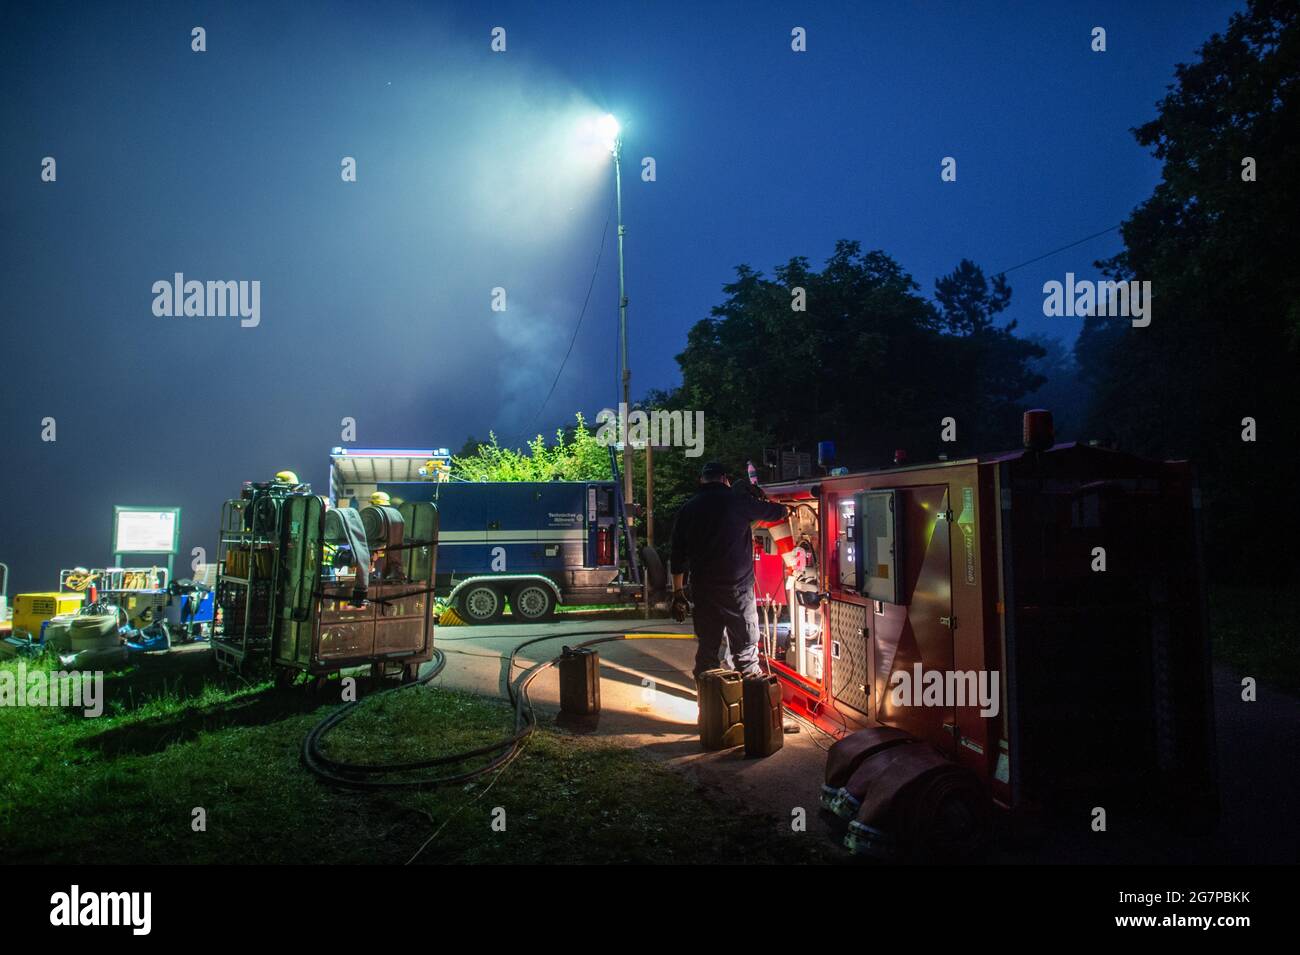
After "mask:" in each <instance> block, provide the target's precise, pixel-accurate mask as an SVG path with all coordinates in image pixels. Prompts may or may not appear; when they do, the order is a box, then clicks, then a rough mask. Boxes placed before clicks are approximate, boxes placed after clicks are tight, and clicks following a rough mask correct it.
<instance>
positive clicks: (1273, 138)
mask: <svg viewBox="0 0 1300 955" xmlns="http://www.w3.org/2000/svg"><path fill="white" fill-rule="evenodd" d="M1298 17H1300V13H1298V11H1297V6H1296V4H1295V3H1293V2H1281V0H1251V2H1249V3H1248V5H1247V8H1246V11H1245V12H1244V13H1239V14H1234V15H1233V16H1232V17H1231V19H1230V20H1229V23H1228V28H1227V30H1226V31H1225V32H1224V33H1223V34H1215V35H1213V36H1211V37H1210V39H1209V40H1208V41H1206V43H1205V44H1204V45H1203V46H1202V47H1201V48H1200V50H1199V58H1198V60H1197V61H1196V62H1194V63H1191V64H1180V65H1179V66H1178V67H1177V69H1176V71H1175V80H1176V82H1175V83H1174V84H1173V85H1172V86H1171V87H1170V88H1169V92H1168V93H1167V95H1166V96H1165V97H1164V98H1163V99H1161V100H1160V102H1159V103H1158V104H1157V110H1158V113H1157V116H1156V118H1155V119H1153V120H1151V121H1150V122H1148V123H1146V124H1144V125H1142V126H1140V127H1138V128H1137V129H1135V130H1134V135H1135V137H1136V139H1137V141H1138V142H1139V143H1140V144H1141V145H1143V146H1145V147H1148V148H1150V149H1151V150H1152V151H1153V153H1154V154H1155V156H1156V157H1157V158H1159V159H1160V160H1161V161H1162V162H1163V164H1164V165H1163V170H1162V178H1161V182H1160V183H1159V185H1158V186H1157V187H1156V189H1155V191H1154V193H1153V194H1152V195H1151V197H1150V198H1148V199H1147V200H1146V201H1145V202H1143V203H1142V204H1140V205H1139V206H1138V207H1137V208H1136V209H1134V210H1133V212H1132V213H1131V214H1130V215H1129V217H1128V219H1127V220H1126V221H1125V222H1124V224H1123V226H1122V235H1123V239H1124V249H1123V251H1122V252H1121V253H1120V254H1119V255H1117V256H1115V257H1114V258H1112V259H1109V260H1107V261H1105V262H1101V263H1098V265H1099V266H1100V267H1102V268H1103V270H1104V271H1105V272H1106V273H1107V274H1108V275H1110V276H1111V277H1113V278H1116V279H1121V280H1129V279H1132V280H1136V281H1149V282H1150V283H1151V286H1150V288H1151V293H1152V302H1153V306H1154V307H1153V311H1152V318H1151V323H1150V325H1149V326H1147V327H1145V328H1134V327H1132V326H1131V325H1130V324H1129V323H1128V322H1127V321H1126V320H1123V319H1114V318H1100V317H1093V318H1089V319H1087V320H1086V322H1085V325H1084V329H1083V332H1082V334H1081V335H1080V337H1079V342H1078V344H1077V345H1076V348H1075V354H1076V357H1077V358H1078V361H1079V365H1080V368H1081V373H1082V375H1083V377H1084V379H1085V380H1086V381H1087V382H1088V383H1089V384H1090V385H1091V387H1092V388H1093V390H1094V395H1095V397H1094V400H1093V403H1092V407H1091V411H1090V428H1089V429H1090V430H1092V431H1096V432H1099V433H1109V434H1111V435H1113V436H1114V437H1115V438H1116V439H1117V440H1118V441H1119V442H1120V444H1121V445H1122V446H1124V447H1125V448H1127V449H1132V450H1136V451H1140V452H1144V453H1148V454H1159V455H1176V456H1187V457H1190V458H1191V459H1192V460H1193V462H1194V463H1195V464H1196V465H1197V466H1198V468H1199V470H1200V474H1201V481H1202V487H1203V490H1204V492H1205V501H1206V506H1207V508H1209V510H1210V516H1211V521H1210V527H1209V530H1210V533H1211V535H1212V539H1211V543H1210V547H1211V549H1212V550H1214V551H1218V552H1224V551H1225V550H1229V549H1238V548H1244V547H1251V548H1252V551H1253V552H1255V553H1258V554H1259V556H1260V561H1259V563H1260V564H1275V565H1276V564H1278V562H1279V561H1280V562H1282V563H1284V564H1290V565H1291V566H1295V563H1296V558H1295V556H1294V551H1293V549H1291V548H1289V547H1286V546H1283V545H1282V544H1281V543H1280V540H1281V535H1279V542H1278V543H1277V544H1276V545H1275V546H1276V551H1275V552H1274V553H1272V554H1271V555H1267V556H1266V555H1265V554H1264V552H1262V551H1260V550H1259V548H1260V547H1263V546H1265V545H1268V544H1269V542H1268V541H1267V540H1263V539H1261V537H1267V536H1268V535H1260V533H1259V530H1260V528H1263V527H1267V526H1270V525H1271V524H1272V522H1273V516H1272V515H1274V514H1275V511H1276V505H1277V502H1278V501H1280V500H1284V499H1289V497H1290V489H1289V487H1288V486H1287V485H1288V483H1289V482H1290V480H1291V474H1290V473H1289V469H1286V468H1282V467H1279V466H1278V465H1279V462H1280V461H1281V460H1284V459H1290V457H1291V456H1293V455H1294V451H1293V448H1294V442H1295V438H1296V433H1297V424H1298V423H1300V422H1298V420H1297V418H1298V415H1297V408H1296V402H1295V401H1294V399H1293V398H1292V397H1291V394H1290V392H1291V390H1292V389H1293V387H1294V384H1293V383H1294V381H1295V376H1296V372H1297V346H1298V345H1300V270H1298V269H1297V268H1296V263H1295V254H1296V250H1297V248H1300V241H1297V236H1296V223H1297V221H1298V220H1300V190H1298V189H1297V185H1296V184H1297V182H1300V132H1298V131H1300V103H1298V102H1297V91H1298V90H1300V28H1298V26H1297V22H1298ZM1247 417H1251V418H1255V419H1256V421H1257V424H1258V428H1259V440H1258V441H1256V442H1254V443H1248V442H1243V441H1242V440H1241V432H1242V429H1243V424H1242V421H1243V419H1244V418H1247ZM1234 564H1235V566H1237V567H1242V566H1244V563H1243V562H1234ZM1259 569H1260V568H1258V567H1256V566H1255V565H1254V564H1252V565H1251V570H1252V573H1258V571H1259Z"/></svg>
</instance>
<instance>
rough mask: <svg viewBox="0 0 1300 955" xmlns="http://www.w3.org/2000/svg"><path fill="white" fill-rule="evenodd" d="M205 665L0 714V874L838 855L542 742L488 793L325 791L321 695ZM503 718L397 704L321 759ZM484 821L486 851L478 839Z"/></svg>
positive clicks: (500, 726) (189, 660)
mask: <svg viewBox="0 0 1300 955" xmlns="http://www.w3.org/2000/svg"><path fill="white" fill-rule="evenodd" d="M205 657H207V654H206V653H183V654H172V655H170V656H169V657H162V658H155V659H151V660H147V661H145V663H144V664H143V665H142V666H140V667H138V668H133V669H131V670H128V671H126V672H123V673H119V674H110V675H108V676H106V677H105V694H106V698H107V701H108V702H107V708H106V710H105V712H104V714H103V715H102V716H100V717H98V718H86V717H84V716H82V715H81V713H80V711H68V710H61V709H56V708H51V707H39V708H38V707H3V708H0V858H3V859H4V861H7V862H19V863H43V862H78V863H124V862H131V863H175V862H187V863H232V862H249V863H402V862H406V861H407V860H409V859H411V858H412V856H416V858H417V861H419V862H421V863H526V862H547V863H553V862H593V863H594V862H601V863H607V862H629V863H638V862H639V863H703V862H718V861H728V862H738V863H762V862H787V863H788V862H813V861H823V860H825V859H835V858H838V857H839V856H840V855H841V854H840V853H835V852H834V851H832V849H831V847H829V846H828V845H825V844H823V843H821V842H820V841H819V840H818V839H817V837H816V836H811V835H808V834H793V833H790V832H789V825H788V821H787V820H785V819H781V818H777V817H775V816H771V817H769V816H763V815H758V814H754V813H752V812H748V811H745V810H744V809H743V808H742V807H740V806H737V805H731V804H729V803H727V802H726V801H724V800H721V799H720V798H719V797H718V796H717V795H716V794H714V793H708V794H706V793H704V792H703V791H702V790H700V789H698V788H696V787H695V786H694V785H693V784H692V783H690V782H689V781H687V779H686V778H684V777H683V776H680V775H678V774H676V773H674V772H673V771H671V770H669V769H667V768H666V767H664V766H662V765H660V764H658V763H655V762H653V761H651V760H650V759H648V758H647V757H644V756H642V755H641V754H639V753H637V752H635V751H633V750H629V749H626V748H623V747H619V746H616V745H613V744H608V743H604V742H602V741H600V740H599V739H595V738H591V737H586V736H574V735H570V734H567V733H565V732H564V731H562V730H561V729H559V728H557V727H555V726H554V725H549V724H548V725H544V726H543V727H542V728H541V730H540V731H539V732H538V733H537V734H535V735H534V736H533V737H532V739H531V740H530V741H529V743H528V745H527V747H526V748H525V750H524V752H523V754H522V755H521V756H520V757H519V758H518V759H517V760H515V761H514V763H512V764H511V765H510V766H509V767H508V768H507V769H506V770H505V772H504V773H502V774H501V775H500V776H499V777H497V778H495V779H494V778H493V777H491V776H489V777H486V778H485V779H483V780H481V781H478V782H475V783H472V784H469V785H465V786H457V787H445V788H436V789H428V790H418V791H417V790H399V791H391V792H383V793H358V792H351V791H343V790H338V789H335V788H332V787H330V786H328V785H326V784H323V783H321V782H320V781H318V780H317V779H316V778H315V777H313V776H311V775H310V774H309V773H308V772H307V771H306V770H305V769H304V768H303V767H302V766H301V764H300V763H299V758H298V752H299V747H300V745H301V742H302V738H303V736H304V735H305V734H306V733H307V731H308V730H309V729H310V727H311V726H312V725H313V724H314V723H315V722H316V721H317V720H319V719H320V718H321V717H322V716H323V715H324V714H325V713H327V712H329V710H330V708H331V707H333V706H334V705H336V703H335V702H334V701H336V700H337V695H336V692H335V691H329V690H327V691H325V692H324V693H323V694H321V695H319V696H318V695H316V694H314V693H313V691H311V690H309V689H307V688H304V687H292V688H288V689H280V690H277V689H274V688H273V687H272V685H271V684H270V682H269V681H267V682H261V683H253V684H249V683H247V682H244V681H240V680H238V679H234V678H230V677H226V676H222V675H219V674H217V673H216V672H214V671H213V670H212V669H211V667H210V665H209V664H208V663H207V661H206V660H205V659H204V658H205ZM39 665H40V664H36V666H39ZM32 666H33V664H32V662H31V661H28V668H29V670H30V669H31V668H32ZM2 668H3V669H9V670H14V669H15V668H16V663H15V662H13V661H7V662H6V663H5V664H3V665H2ZM512 715H513V714H512V712H511V710H510V709H509V707H508V706H507V705H506V704H504V703H503V702H500V701H494V700H487V699H482V698H479V697H474V696H470V695H467V694H464V693H459V692H453V691H447V690H441V689H437V688H420V689H411V690H404V691H402V692H400V693H395V694H390V695H388V696H385V697H382V698H378V699H374V700H371V701H370V702H368V703H366V704H365V705H364V706H363V707H362V708H361V709H360V710H359V711H358V712H357V713H356V714H355V715H354V716H352V717H351V718H350V719H348V720H347V721H345V722H344V723H343V724H341V725H340V726H339V728H338V729H337V730H335V731H334V732H333V733H332V734H331V735H330V737H329V738H328V742H327V751H328V753H329V755H331V756H335V757H336V758H341V759H349V760H365V761H371V762H386V761H392V760H402V759H414V758H419V757H422V756H432V755H437V754H439V753H445V752H450V751H454V750H459V749H462V748H464V747H467V746H471V745H473V744H475V743H483V742H487V741H490V740H493V739H496V738H498V737H500V736H501V735H503V733H504V731H506V730H507V729H508V728H509V727H510V725H511V721H512ZM196 807H202V809H203V810H205V812H206V831H198V832H196V831H194V828H193V826H192V820H193V813H194V810H195V808H196ZM498 807H500V808H501V809H504V811H505V824H506V825H505V831H503V832H501V831H494V830H493V828H492V821H493V818H494V814H493V811H494V810H495V809H497V808H498ZM498 816H499V814H498ZM435 832H437V835H436V838H434V839H433V840H432V841H431V842H429V841H428V840H429V839H430V837H431V836H433V835H434V833H435ZM426 842H427V845H425V844H426ZM422 846H424V848H423V849H421V847H422ZM417 852H418V855H417Z"/></svg>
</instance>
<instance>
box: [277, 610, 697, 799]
mask: <svg viewBox="0 0 1300 955" xmlns="http://www.w3.org/2000/svg"><path fill="white" fill-rule="evenodd" d="M641 633H643V634H646V635H651V634H663V635H665V636H668V637H680V636H681V634H680V633H677V632H675V631H671V630H653V631H641ZM593 636H594V639H590V640H584V641H583V642H581V643H577V644H574V646H575V647H578V648H580V647H590V646H595V645H597V644H601V643H612V642H613V641H616V640H623V639H626V636H627V635H626V634H625V633H624V630H623V629H619V630H578V631H570V632H567V633H548V634H545V635H543V636H540V637H533V638H532V639H530V640H525V641H524V642H523V643H520V644H519V645H518V646H516V647H515V648H514V649H513V650H511V651H510V656H509V669H508V670H507V673H508V674H513V673H514V671H515V658H516V657H517V656H518V655H519V652H520V651H521V650H523V649H524V648H525V647H529V646H532V645H534V644H537V643H542V642H544V641H547V640H561V639H567V638H570V637H593ZM433 653H434V655H433V659H432V661H431V664H432V665H431V666H430V668H429V670H428V671H427V672H426V673H424V674H422V675H421V676H420V677H419V679H417V680H415V681H414V682H412V683H404V684H401V685H400V686H394V687H389V688H388V689H386V690H381V691H380V692H378V693H374V694H371V695H370V696H368V697H366V698H365V699H367V700H370V699H377V698H378V697H381V696H384V695H385V694H388V693H397V692H399V691H401V690H408V689H412V688H414V687H420V686H427V685H428V684H429V683H431V682H432V681H433V680H434V679H435V678H437V676H438V675H439V674H440V673H442V671H443V668H444V667H445V666H446V665H447V657H446V655H445V654H444V653H443V652H442V651H441V650H438V649H436V648H435V649H434V651H433ZM559 661H560V657H554V658H553V659H550V660H544V661H542V662H540V663H536V664H534V665H533V666H531V667H529V668H528V670H526V671H525V672H524V673H523V674H522V675H520V677H519V679H518V680H517V681H515V680H513V679H511V678H509V677H508V678H507V680H506V690H507V693H508V695H509V697H510V703H511V705H512V706H513V707H514V714H515V721H514V731H513V732H512V733H511V734H510V735H508V736H504V737H502V738H501V739H499V740H496V741H495V742H492V743H488V744H486V745H484V746H476V747H474V748H472V749H467V750H462V751H460V752H457V753H448V754H446V755H443V756H435V757H431V758H429V759H421V760H413V761H409V762H403V763H349V762H345V761H342V760H336V759H331V758H330V757H328V756H326V755H325V754H324V753H323V752H322V751H321V744H322V741H323V740H324V739H325V736H326V735H327V734H328V733H329V732H330V731H331V730H332V729H334V728H335V727H337V726H338V725H339V724H340V723H342V722H343V721H344V720H345V719H347V718H348V717H349V716H351V715H352V714H353V713H355V712H356V711H357V708H358V707H359V706H360V705H361V703H362V702H363V701H361V700H354V701H352V702H350V703H345V704H344V705H343V706H341V707H339V708H338V709H337V710H335V711H334V712H333V713H330V714H329V715H328V716H326V717H325V718H324V719H323V720H321V721H320V722H319V723H317V724H316V725H315V726H313V727H312V728H311V731H310V732H308V734H307V736H306V737H305V738H304V739H303V741H302V761H303V765H305V766H306V767H307V768H308V769H309V770H310V771H311V772H312V773H314V774H315V775H316V776H318V777H319V778H321V779H323V780H325V781H326V782H329V783H333V784H334V785H336V786H341V787H344V788H347V789H409V788H416V787H431V786H447V785H457V784H460V783H466V782H470V781H471V780H474V779H477V778H478V777H480V776H483V775H486V774H488V773H491V772H493V771H494V770H497V769H500V768H504V767H505V766H506V765H507V764H508V763H510V761H511V760H513V759H514V758H515V757H516V756H517V755H519V751H520V749H521V748H522V746H523V744H524V741H525V740H527V739H528V737H529V736H531V735H532V734H533V732H534V730H536V728H537V716H536V713H534V711H533V704H532V701H531V699H530V698H529V695H528V687H529V685H530V684H531V683H532V681H533V680H534V679H536V678H537V676H538V675H539V674H540V673H541V672H542V671H543V670H546V669H549V668H550V667H552V666H554V665H555V664H557V663H558V662H559ZM484 756H490V757H491V758H490V759H489V760H488V761H487V762H485V763H482V764H480V765H478V766H474V767H472V768H470V769H466V770H462V771H460V772H456V773H451V774H448V775H443V776H433V777H425V778H420V779H384V778H375V777H384V776H387V775H389V774H393V773H406V772H413V771H416V770H421V769H433V768H435V767H445V766H458V765H461V764H463V763H466V762H468V761H470V760H473V759H477V758H479V757H484Z"/></svg>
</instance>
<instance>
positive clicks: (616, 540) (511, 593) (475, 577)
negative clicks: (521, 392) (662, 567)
mask: <svg viewBox="0 0 1300 955" xmlns="http://www.w3.org/2000/svg"><path fill="white" fill-rule="evenodd" d="M449 459H450V455H449V454H448V453H447V451H446V449H437V450H399V449H352V448H334V449H333V450H332V451H331V452H330V482H329V488H330V502H331V503H332V504H334V505H337V506H346V505H348V504H349V503H357V504H361V505H364V504H365V503H367V502H368V500H369V498H370V495H371V494H374V493H376V492H383V493H386V494H388V495H389V497H390V499H391V500H392V503H393V504H394V505H396V504H400V503H402V502H405V501H411V502H416V501H432V502H434V504H436V505H437V508H438V562H437V573H436V577H435V590H434V592H435V594H436V595H437V596H439V597H444V598H446V599H447V600H448V601H449V602H450V603H451V605H452V606H453V607H455V609H456V612H457V613H458V614H459V615H460V616H461V617H462V618H463V619H464V620H465V621H466V622H468V623H475V624H482V623H494V622H496V621H498V620H499V619H500V618H501V615H502V613H503V612H504V611H505V609H506V606H507V605H509V607H510V613H511V615H512V617H514V618H516V619H521V620H525V621H538V620H546V619H548V618H550V617H551V616H552V615H553V614H554V613H555V608H556V606H557V605H559V604H565V605H569V606H574V605H590V604H611V603H635V602H636V601H638V600H640V599H641V597H642V586H641V583H640V579H639V578H640V572H639V568H638V567H637V562H636V561H635V560H632V561H629V562H628V564H629V567H628V569H627V570H626V571H625V570H623V569H622V567H621V559H622V557H623V555H624V552H625V548H624V542H623V540H621V537H622V528H623V526H624V522H623V520H622V514H623V501H622V492H621V488H620V486H619V483H618V482H617V481H614V480H609V481H482V482H466V481H456V480H450V479H447V475H446V470H445V466H446V464H447V462H448V461H449Z"/></svg>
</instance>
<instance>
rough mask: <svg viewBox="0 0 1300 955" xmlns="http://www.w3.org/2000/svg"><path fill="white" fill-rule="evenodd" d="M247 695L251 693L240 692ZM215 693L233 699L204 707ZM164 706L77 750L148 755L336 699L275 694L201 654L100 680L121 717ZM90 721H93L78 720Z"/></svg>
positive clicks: (157, 660)
mask: <svg viewBox="0 0 1300 955" xmlns="http://www.w3.org/2000/svg"><path fill="white" fill-rule="evenodd" d="M244 690H249V691H251V692H241V691H244ZM214 691H215V693H217V694H220V695H221V696H226V697H230V696H231V695H232V694H238V695H235V696H233V698H226V699H219V700H216V701H214V702H211V703H208V704H206V705H205V704H204V703H202V702H201V701H202V700H203V699H204V697H205V696H207V695H209V694H212V693H213V692H214ZM160 702H165V703H166V704H168V706H167V709H168V712H166V713H165V714H163V715H159V716H157V717H152V718H151V717H145V718H143V719H139V720H134V721H131V722H127V723H125V724H122V725H117V726H113V727H111V728H109V729H106V730H104V731H103V732H102V733H96V734H94V735H89V736H86V737H84V738H82V739H81V740H79V741H78V744H77V745H78V746H79V747H81V748H83V749H87V750H91V751H95V752H98V753H101V754H103V755H105V756H110V757H111V756H118V755H147V754H150V753H157V752H160V751H162V750H164V749H166V748H167V747H168V746H171V745H173V744H175V743H179V742H185V741H187V740H191V739H194V738H195V737H196V736H198V735H199V734H200V733H203V732H207V731H213V730H220V729H226V728H230V727H248V726H266V725H269V724H272V723H276V722H279V721H280V720H283V719H285V718H288V717H294V716H299V715H301V714H304V713H310V712H312V711H314V710H317V709H319V708H321V707H322V706H327V705H330V704H333V703H337V702H338V697H337V696H336V695H333V694H330V695H325V694H320V693H317V692H315V691H314V690H313V689H311V688H310V687H306V686H292V687H286V688H275V687H272V686H270V685H266V684H260V683H259V684H253V683H249V682H248V681H247V680H244V679H242V678H240V677H237V676H233V675H230V674H226V673H221V672H219V671H217V670H216V669H215V668H214V667H213V665H212V661H211V655H210V654H208V653H205V652H203V651H196V652H187V653H173V654H166V655H159V656H153V657H143V658H140V659H139V661H138V665H137V667H136V668H134V669H132V670H127V671H123V672H121V673H114V674H111V675H108V676H106V677H105V678H104V709H105V712H108V713H112V714H114V715H125V714H131V713H135V712H138V711H140V710H142V709H145V708H149V707H154V706H157V705H158V704H159V703H160ZM82 718H83V719H91V717H82Z"/></svg>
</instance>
